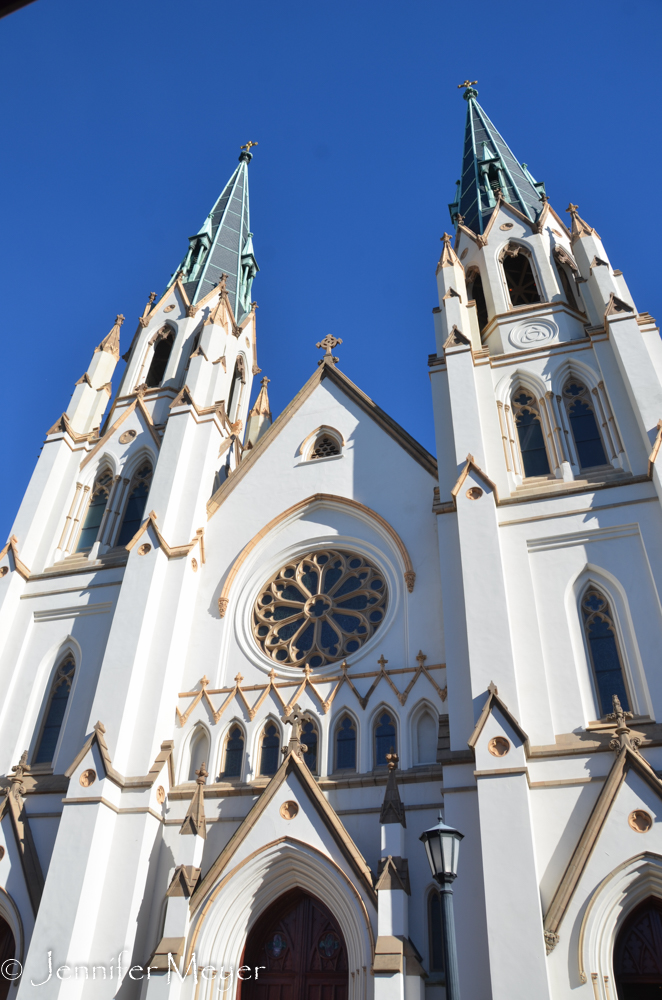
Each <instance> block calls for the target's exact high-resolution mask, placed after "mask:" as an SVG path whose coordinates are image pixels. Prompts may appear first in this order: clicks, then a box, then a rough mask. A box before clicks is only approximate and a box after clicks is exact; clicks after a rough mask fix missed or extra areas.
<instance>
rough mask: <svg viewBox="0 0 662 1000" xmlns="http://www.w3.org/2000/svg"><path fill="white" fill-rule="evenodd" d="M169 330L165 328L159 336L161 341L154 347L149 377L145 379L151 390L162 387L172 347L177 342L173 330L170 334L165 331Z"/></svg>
mask: <svg viewBox="0 0 662 1000" xmlns="http://www.w3.org/2000/svg"><path fill="white" fill-rule="evenodd" d="M167 329H169V328H167V327H166V328H164V330H163V331H161V334H160V335H159V339H158V340H157V341H156V344H155V346H154V353H153V354H152V361H151V364H150V366H149V370H148V372H147V377H146V378H145V384H146V385H148V386H149V388H150V389H154V388H156V387H157V386H159V385H161V382H162V381H163V376H164V375H165V370H166V368H167V366H168V361H169V360H170V353H171V351H172V345H173V344H174V342H175V336H174V333H173V331H172V330H170V331H169V332H168V333H166V332H165V331H166V330H167Z"/></svg>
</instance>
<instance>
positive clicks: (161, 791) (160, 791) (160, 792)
mask: <svg viewBox="0 0 662 1000" xmlns="http://www.w3.org/2000/svg"><path fill="white" fill-rule="evenodd" d="M156 801H157V802H158V803H159V805H163V803H164V802H165V788H164V787H163V785H159V787H158V788H157V789H156Z"/></svg>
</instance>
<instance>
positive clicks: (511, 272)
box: [499, 243, 542, 306]
mask: <svg viewBox="0 0 662 1000" xmlns="http://www.w3.org/2000/svg"><path fill="white" fill-rule="evenodd" d="M499 259H500V260H501V264H502V267H503V273H504V275H505V278H506V285H507V287H508V294H509V295H510V302H511V305H513V306H523V305H533V304H534V303H536V302H541V301H542V299H541V297H540V292H539V291H538V285H537V282H536V278H535V275H534V273H533V266H532V264H531V254H530V251H529V250H527V249H526V248H525V247H523V246H520V244H519V243H508V244H506V246H505V247H504V248H503V250H502V251H501V253H500V254H499Z"/></svg>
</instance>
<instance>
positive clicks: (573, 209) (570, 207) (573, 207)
mask: <svg viewBox="0 0 662 1000" xmlns="http://www.w3.org/2000/svg"><path fill="white" fill-rule="evenodd" d="M578 209H579V205H573V204H572V202H570V204H569V205H568V207H567V208H566V212H570V215H574V214H575V212H576V211H577V210H578Z"/></svg>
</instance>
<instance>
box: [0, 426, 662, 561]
mask: <svg viewBox="0 0 662 1000" xmlns="http://www.w3.org/2000/svg"><path fill="white" fill-rule="evenodd" d="M660 445H662V420H658V422H657V434H656V435H655V443H654V444H653V450H652V451H651V453H650V455H649V456H648V478H649V479H652V478H653V466H654V465H655V460H656V458H657V456H658V452H659V450H660ZM0 558H2V555H1V554H0Z"/></svg>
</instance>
